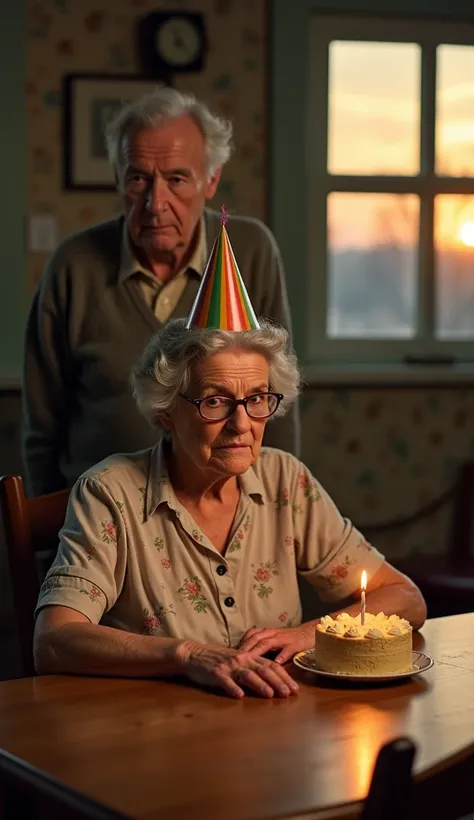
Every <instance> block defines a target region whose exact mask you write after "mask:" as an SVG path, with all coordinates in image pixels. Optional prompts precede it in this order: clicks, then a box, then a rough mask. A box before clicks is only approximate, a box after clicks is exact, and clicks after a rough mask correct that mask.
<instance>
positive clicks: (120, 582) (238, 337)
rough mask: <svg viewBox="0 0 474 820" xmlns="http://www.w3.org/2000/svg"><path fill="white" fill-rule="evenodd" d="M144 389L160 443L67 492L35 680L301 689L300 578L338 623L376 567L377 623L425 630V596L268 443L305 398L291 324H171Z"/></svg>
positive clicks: (308, 629) (372, 580)
mask: <svg viewBox="0 0 474 820" xmlns="http://www.w3.org/2000/svg"><path fill="white" fill-rule="evenodd" d="M133 381H134V390H135V396H136V400H137V402H138V406H139V408H140V409H141V411H142V412H143V414H144V415H145V416H146V418H147V419H148V420H149V421H151V422H152V424H154V425H155V426H156V427H157V428H159V429H161V430H162V431H164V435H162V436H161V437H160V442H159V443H158V444H157V445H156V446H155V447H154V448H153V449H151V450H145V451H142V452H139V453H137V454H135V455H115V456H112V457H110V458H108V459H107V460H105V461H103V462H102V463H101V464H99V465H98V466H97V467H95V468H92V469H90V470H89V471H87V472H86V473H85V474H84V475H83V476H82V477H81V478H80V479H79V481H78V482H77V483H76V485H75V487H74V488H73V490H72V493H71V498H70V502H69V507H68V511H67V516H66V521H65V524H64V527H63V529H62V531H61V534H60V546H59V551H58V554H57V557H56V560H55V561H54V564H53V566H52V567H51V569H50V571H49V573H48V575H47V577H46V579H45V582H44V584H43V587H42V590H41V593H40V597H39V601H38V607H37V613H38V614H37V622H36V634H35V659H36V666H37V670H38V672H39V673H40V674H42V673H58V672H59V673H77V674H95V675H118V676H133V677H145V676H147V677H157V678H160V677H166V676H170V675H184V676H186V677H187V678H189V679H191V680H192V681H194V682H196V683H199V684H205V685H211V686H218V687H221V688H223V689H224V690H225V692H226V693H227V694H229V695H231V696H234V697H242V696H243V695H244V692H245V691H246V690H253V691H254V692H256V693H258V694H260V695H262V696H264V697H272V696H273V695H279V696H287V695H290V694H292V693H295V692H296V691H297V688H298V687H297V684H296V683H295V682H294V681H293V679H292V678H291V677H290V675H289V674H288V673H287V672H286V670H285V669H284V668H283V666H282V664H284V663H285V661H287V660H288V659H290V658H291V657H292V655H293V654H294V653H296V652H298V651H300V650H303V649H308V648H310V647H311V646H312V645H313V641H314V626H315V623H316V622H309V623H305V624H302V623H301V606H300V598H299V594H298V579H297V576H298V573H300V574H301V575H302V576H303V577H305V578H306V579H307V580H308V581H309V582H310V584H312V586H313V587H314V589H315V591H316V592H317V593H318V595H319V596H320V598H321V599H323V600H325V601H327V602H328V603H329V604H330V606H332V613H331V614H333V615H335V614H336V613H337V611H338V603H340V602H342V601H343V600H346V599H347V598H349V597H351V596H352V597H353V598H354V600H355V599H357V598H358V590H359V586H360V576H361V569H366V570H367V572H368V575H369V584H368V592H367V610H368V611H369V612H374V613H376V612H379V611H380V610H383V611H384V612H385V613H386V614H391V613H398V614H399V615H400V616H403V617H404V618H407V619H408V620H409V621H410V622H411V624H412V625H413V627H414V628H418V627H420V626H421V625H422V624H423V621H424V619H425V616H426V610H425V604H424V601H423V598H422V596H421V594H420V592H419V590H418V589H417V588H416V587H415V586H414V584H413V583H411V581H410V580H409V579H408V578H406V577H405V576H403V575H401V574H400V573H399V572H398V571H397V570H395V569H394V568H393V567H391V566H390V565H389V564H387V563H386V562H385V561H384V558H383V556H382V555H381V554H380V553H379V552H377V551H376V550H375V549H374V548H373V547H372V546H370V545H369V544H368V543H367V542H366V541H365V539H364V538H363V536H362V535H361V534H360V533H359V532H357V531H356V530H355V529H354V527H353V526H352V525H351V524H350V523H349V522H348V521H347V520H346V519H344V518H343V517H342V516H341V515H340V513H339V512H338V510H337V509H336V507H335V505H334V504H333V502H332V501H331V499H330V498H329V497H328V495H327V493H326V492H325V491H324V489H323V488H322V487H321V486H320V485H319V484H318V482H317V481H316V480H315V479H314V478H313V476H312V475H311V473H310V472H309V470H308V469H307V468H306V467H305V466H304V464H302V463H301V462H299V461H298V460H297V459H296V458H294V457H293V456H292V455H290V454H288V453H285V452H282V451H280V450H273V449H266V448H263V449H262V448H261V442H262V436H263V433H264V430H265V426H266V424H267V422H268V420H269V419H270V418H271V417H273V418H275V417H276V416H278V415H281V414H283V413H285V412H286V410H287V409H288V407H289V405H290V404H291V402H292V401H293V400H294V399H295V397H296V395H297V392H298V385H299V375H298V367H297V363H296V359H295V357H294V354H293V353H292V352H291V351H290V350H289V347H288V336H287V333H286V331H285V330H283V329H282V328H278V327H274V326H272V325H271V324H270V323H267V322H262V323H261V327H260V329H257V330H248V331H243V332H239V333H235V332H229V331H225V330H211V329H207V328H206V329H192V330H187V329H186V327H185V324H184V322H183V320H175V321H173V322H170V323H169V324H168V325H167V326H166V327H165V328H164V329H163V330H162V331H160V332H159V333H158V334H157V335H156V336H155V337H154V338H153V339H152V340H151V342H150V344H149V345H148V348H147V350H146V351H145V353H144V356H143V359H142V361H141V362H140V363H139V364H138V366H137V367H136V369H135V372H134V375H133ZM358 609H359V604H358V603H354V604H353V605H350V606H349V607H346V610H347V611H348V612H350V613H353V614H355V613H357V611H358ZM269 652H272V653H276V657H275V659H274V660H270V659H269V658H267V657H265V655H266V654H267V653H269Z"/></svg>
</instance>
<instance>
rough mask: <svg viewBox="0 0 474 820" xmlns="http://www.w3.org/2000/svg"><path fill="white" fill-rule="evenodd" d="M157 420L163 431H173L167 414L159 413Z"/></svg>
mask: <svg viewBox="0 0 474 820" xmlns="http://www.w3.org/2000/svg"><path fill="white" fill-rule="evenodd" d="M157 420H158V422H159V424H161V426H162V427H163V428H164V429H165V430H168V431H169V430H172V429H173V423H172V421H171V417H170V414H169V413H159V415H158V416H157Z"/></svg>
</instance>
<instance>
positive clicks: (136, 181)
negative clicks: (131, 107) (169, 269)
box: [117, 115, 221, 261]
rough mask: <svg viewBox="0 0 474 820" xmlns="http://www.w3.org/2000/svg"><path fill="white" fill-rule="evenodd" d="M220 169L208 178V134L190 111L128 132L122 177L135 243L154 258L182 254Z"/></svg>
mask: <svg viewBox="0 0 474 820" xmlns="http://www.w3.org/2000/svg"><path fill="white" fill-rule="evenodd" d="M220 174H221V169H219V170H218V171H217V172H216V173H215V174H214V176H213V177H212V178H210V179H209V177H208V174H207V169H206V159H205V144H204V137H203V135H202V133H201V131H200V129H199V128H198V126H197V125H196V123H195V122H194V120H193V119H192V118H191V117H189V116H187V115H186V116H182V117H179V118H178V119H175V120H172V121H171V122H168V123H165V124H163V125H159V126H156V127H151V128H144V129H142V130H135V131H131V132H130V133H129V134H127V135H126V136H125V138H124V140H123V143H122V166H121V168H120V169H119V170H118V171H117V182H118V187H119V191H120V193H121V194H122V197H123V201H124V209H125V218H126V221H127V227H128V230H129V233H130V236H131V239H132V242H133V244H134V245H135V246H136V247H137V248H139V249H141V250H142V251H143V253H144V254H145V256H146V257H148V258H149V259H150V261H160V259H165V258H169V257H170V256H171V257H172V256H178V257H180V256H182V255H183V253H185V252H186V250H187V248H188V247H189V244H190V242H191V240H192V238H193V235H194V231H195V229H196V225H197V223H198V221H199V219H200V217H201V215H202V212H203V209H204V205H205V202H206V200H208V199H211V198H212V197H213V196H214V194H215V192H216V188H217V184H218V182H219V179H220Z"/></svg>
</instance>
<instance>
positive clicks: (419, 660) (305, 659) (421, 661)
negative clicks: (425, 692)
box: [293, 649, 434, 683]
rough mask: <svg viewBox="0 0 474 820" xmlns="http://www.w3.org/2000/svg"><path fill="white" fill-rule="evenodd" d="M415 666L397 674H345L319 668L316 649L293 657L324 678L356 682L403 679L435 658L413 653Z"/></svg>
mask: <svg viewBox="0 0 474 820" xmlns="http://www.w3.org/2000/svg"><path fill="white" fill-rule="evenodd" d="M412 661H413V667H412V669H410V670H409V672H399V673H398V674H397V675H344V674H340V673H337V672H323V671H322V670H321V669H318V667H317V666H316V664H315V662H314V649H307V650H306V652H298V654H297V655H295V656H294V658H293V663H295V664H296V666H299V667H300V668H301V669H305V670H306V671H307V672H314V673H315V674H316V675H321V677H324V678H333V680H347V681H353V682H354V683H385V682H386V681H391V680H393V681H396V680H403V679H404V678H409V677H411V676H412V675H419V674H420V673H421V672H426V671H427V670H428V669H431V667H432V666H433V664H434V660H433V658H430V657H429V656H428V655H423V653H422V652H413V653H412Z"/></svg>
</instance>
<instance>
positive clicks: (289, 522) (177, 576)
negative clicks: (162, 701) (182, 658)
mask: <svg viewBox="0 0 474 820" xmlns="http://www.w3.org/2000/svg"><path fill="white" fill-rule="evenodd" d="M166 446H167V445H166V444H158V445H156V447H154V448H153V449H151V450H144V451H142V452H140V453H136V454H134V455H131V456H130V455H126V456H125V455H116V456H112V457H110V458H108V459H106V460H105V461H104V462H102V463H101V464H100V465H97V467H94V468H92V469H91V470H89V471H88V472H87V473H85V474H84V476H82V477H81V478H80V479H79V481H78V482H77V483H76V485H75V486H74V488H73V490H72V492H71V497H70V502H69V507H68V512H67V515H66V521H65V525H64V527H63V529H62V531H61V533H60V545H59V550H58V553H57V556H56V559H55V561H54V563H53V565H52V567H51V569H50V570H49V572H48V574H47V576H46V578H45V581H44V583H43V585H42V588H41V592H40V596H39V600H38V605H37V610H36V611H38V610H39V609H40V608H41V607H43V606H47V605H50V604H58V605H61V606H67V607H71V608H72V609H75V610H77V611H78V612H81V613H83V614H84V615H85V616H86V617H87V618H88V619H89V620H90V621H91V622H93V623H99V622H100V623H102V624H106V625H108V626H112V627H116V628H118V629H124V630H127V631H129V632H133V633H141V634H146V635H157V636H163V637H164V636H167V637H175V638H179V639H193V640H197V641H201V642H203V643H211V644H218V645H226V646H233V647H235V646H238V644H239V641H240V640H241V638H242V636H243V634H244V633H245V632H246V630H247V629H250V628H252V627H262V628H263V627H288V626H294V625H297V624H299V623H301V604H300V597H299V592H298V583H297V574H298V572H300V573H301V574H302V575H303V576H304V577H306V578H307V580H308V581H309V582H310V583H311V584H312V585H313V587H314V588H315V590H316V591H317V592H318V593H319V595H320V597H321V598H322V599H323V600H327V601H334V602H337V601H340V600H342V599H344V598H346V597H348V596H349V595H350V594H352V593H354V592H356V591H357V590H358V589H359V588H360V579H361V570H362V569H366V570H367V572H368V575H369V577H370V576H371V575H372V574H373V573H374V572H375V571H376V570H377V569H379V567H380V566H381V565H382V563H383V560H384V559H383V556H382V555H381V554H380V553H379V552H377V550H375V549H374V548H373V547H372V546H371V545H370V544H368V543H367V542H366V541H365V539H364V538H363V536H362V535H361V534H360V533H359V532H358V531H357V530H356V529H355V528H354V527H353V526H352V525H351V524H350V522H348V521H347V520H346V519H344V518H343V517H342V516H341V514H340V513H339V512H338V510H337V508H336V507H335V505H334V503H333V502H332V500H331V499H330V498H329V496H328V495H327V493H326V492H325V491H324V489H323V488H322V487H321V485H320V484H319V483H318V482H317V481H316V480H315V479H314V478H313V476H312V475H311V473H310V472H309V470H308V469H307V468H306V467H305V466H304V465H303V464H302V463H301V462H300V461H298V460H297V459H296V458H294V456H292V455H290V454H289V453H284V452H283V451H281V450H273V449H271V448H263V449H262V451H261V454H260V456H259V458H258V459H257V461H256V463H255V465H254V466H253V467H252V468H250V469H249V470H248V471H247V472H246V473H244V474H243V475H242V476H240V477H239V479H238V482H239V488H240V499H239V502H238V507H237V512H236V515H235V519H234V523H233V525H232V529H231V533H230V536H229V539H228V543H227V546H226V549H225V551H224V554H221V553H220V552H218V550H216V549H215V548H214V546H213V545H212V544H211V542H210V541H209V539H208V538H207V536H206V535H205V533H203V532H202V531H201V530H200V528H199V527H198V526H197V524H196V523H195V521H194V520H193V518H192V516H191V515H190V514H189V512H188V511H187V510H186V508H185V507H184V506H183V505H182V504H180V502H179V501H178V499H177V497H176V495H175V493H174V490H173V487H172V484H171V482H170V479H169V476H168V470H167V466H166V464H167V462H166V449H165V448H166Z"/></svg>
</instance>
